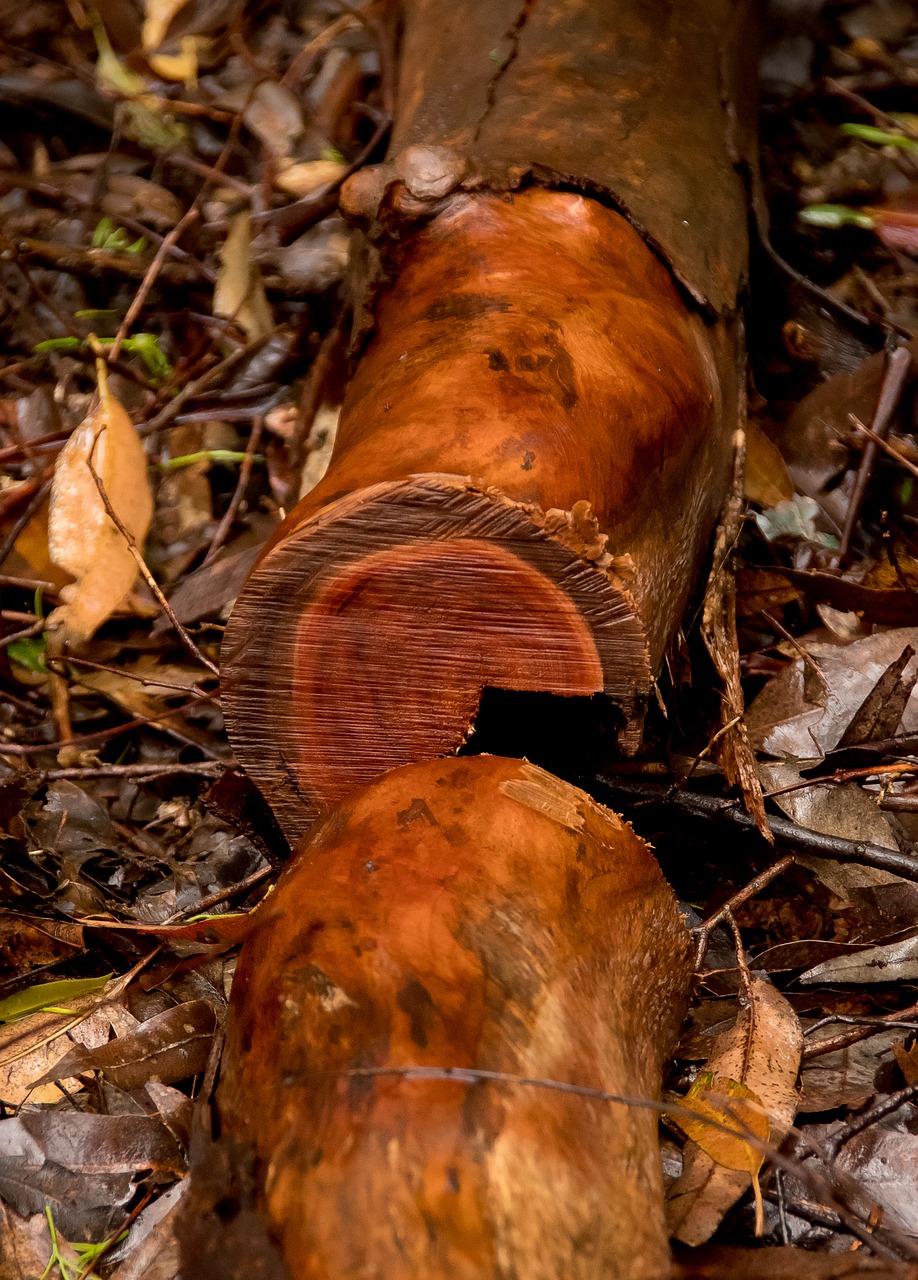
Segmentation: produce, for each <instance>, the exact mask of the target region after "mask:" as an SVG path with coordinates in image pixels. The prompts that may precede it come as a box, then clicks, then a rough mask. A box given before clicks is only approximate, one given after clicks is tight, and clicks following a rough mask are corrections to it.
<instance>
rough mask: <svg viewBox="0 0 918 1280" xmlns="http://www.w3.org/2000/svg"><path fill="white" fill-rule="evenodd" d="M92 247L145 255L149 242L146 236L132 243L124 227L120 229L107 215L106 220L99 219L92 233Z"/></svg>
mask: <svg viewBox="0 0 918 1280" xmlns="http://www.w3.org/2000/svg"><path fill="white" fill-rule="evenodd" d="M92 247H93V248H94V249H108V250H111V251H112V252H113V253H143V251H144V249H145V248H146V247H147V241H146V238H145V237H144V236H140V237H138V239H136V240H133V241H132V240H131V237H130V236H129V235H128V233H127V232H126V231H125V229H124V227H119V226H118V224H117V223H116V222H115V221H114V219H112V218H110V217H108V215H107V214H106V216H105V217H104V218H100V219H99V222H98V223H97V224H96V229H95V231H94V232H93V233H92Z"/></svg>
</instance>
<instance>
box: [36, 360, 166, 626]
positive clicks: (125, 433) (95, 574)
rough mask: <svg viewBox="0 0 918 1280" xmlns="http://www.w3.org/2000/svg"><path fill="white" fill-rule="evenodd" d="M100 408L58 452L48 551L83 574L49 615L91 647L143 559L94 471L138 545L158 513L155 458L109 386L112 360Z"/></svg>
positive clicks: (102, 379)
mask: <svg viewBox="0 0 918 1280" xmlns="http://www.w3.org/2000/svg"><path fill="white" fill-rule="evenodd" d="M96 371H97V375H98V379H99V405H98V408H96V409H95V410H94V412H92V413H90V415H89V416H88V417H87V418H86V419H85V421H83V422H82V423H81V424H80V425H79V426H78V427H77V429H76V430H75V431H74V433H73V435H72V436H71V437H70V439H69V440H68V441H67V443H66V445H65V446H64V448H63V449H62V450H61V452H60V454H59V455H58V459H57V464H56V466H55V468H54V479H53V482H52V485H51V505H50V510H49V514H48V549H49V552H50V555H51V559H52V561H53V562H54V564H56V565H57V566H58V567H59V568H61V569H64V570H66V572H67V573H69V574H72V575H73V577H74V578H76V582H75V583H73V584H71V585H69V586H66V587H64V588H63V589H62V591H61V598H62V600H63V601H64V603H63V604H62V605H60V607H59V608H57V609H55V610H54V612H53V613H52V614H51V616H50V618H49V619H48V625H49V628H51V629H52V630H54V629H60V630H61V631H62V633H63V638H64V639H65V640H66V641H67V642H69V643H70V644H76V645H79V644H83V643H85V642H86V641H87V640H89V639H90V638H91V637H92V636H93V635H94V633H95V632H96V630H97V629H98V628H99V627H100V626H101V625H102V623H103V622H105V620H106V619H107V618H109V617H110V616H111V615H112V613H114V611H115V610H116V609H117V608H118V607H119V606H120V605H122V604H123V603H124V601H125V600H126V599H127V596H128V595H129V594H130V591H131V588H132V587H133V585H134V583H135V581H136V579H137V572H138V570H137V564H136V561H135V560H134V557H133V556H132V554H131V551H130V549H129V547H128V544H127V541H126V539H125V537H124V535H123V534H122V533H121V532H120V531H119V529H118V528H117V526H116V525H115V523H114V522H113V521H112V519H111V518H110V517H109V515H108V512H107V511H106V509H105V504H104V503H103V501H102V497H101V496H100V494H99V490H98V487H97V485H96V482H95V479H94V478H93V471H95V473H96V475H98V477H99V479H100V481H101V484H102V487H103V489H104V490H105V494H106V496H107V497H108V500H109V502H110V503H111V505H112V510H113V511H114V512H115V513H116V515H117V516H118V519H119V520H120V521H121V522H122V524H123V525H124V527H125V529H126V530H127V531H128V533H129V534H130V536H131V537H132V538H133V539H134V542H135V543H136V544H137V545H138V546H139V545H141V544H142V543H143V540H144V538H145V537H146V534H147V530H148V529H149V527H150V520H151V518H152V515H153V496H152V493H151V490H150V481H149V477H148V474H147V458H146V454H145V453H144V450H143V444H142V442H141V439H140V436H139V435H138V434H137V430H136V428H135V426H134V424H133V423H132V422H131V420H130V418H129V417H128V415H127V412H126V411H125V409H124V407H123V406H122V405H121V404H119V402H118V401H117V400H116V399H115V398H114V396H112V395H111V394H110V392H109V389H108V379H107V377H106V365H105V361H104V360H97V361H96Z"/></svg>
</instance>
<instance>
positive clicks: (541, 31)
mask: <svg viewBox="0 0 918 1280" xmlns="http://www.w3.org/2000/svg"><path fill="white" fill-rule="evenodd" d="M756 7H757V6H756V5H755V4H750V3H748V0H668V2H667V4H666V5H651V4H647V3H646V0H616V2H615V3H614V4H610V3H598V2H597V0H539V3H537V4H532V3H528V2H526V0H469V3H464V4H461V5H457V4H456V3H455V0H399V2H398V3H396V0H392V3H391V4H390V5H389V8H391V9H392V10H393V11H394V16H396V17H397V19H398V27H399V31H400V33H401V50H400V56H399V71H398V84H397V92H396V110H395V122H394V130H393V146H392V158H391V159H390V160H389V161H388V162H387V163H385V164H383V165H381V166H378V167H376V168H374V169H370V170H365V171H363V172H361V173H358V174H356V175H354V177H353V178H352V179H351V181H350V183H349V184H348V186H347V187H346V188H345V189H344V191H343V194H342V203H343V208H344V210H345V212H346V213H348V214H349V215H350V216H351V217H352V218H353V219H354V220H355V221H356V222H357V223H358V224H359V225H360V226H361V227H362V228H363V229H364V231H365V235H364V237H363V240H362V245H363V249H362V252H361V253H360V254H359V255H358V269H357V270H356V272H355V276H357V277H359V278H360V280H362V282H363V283H362V286H361V287H360V288H359V289H358V293H360V295H361V296H360V297H359V298H358V303H359V306H358V311H359V313H360V315H361V316H362V317H363V327H364V328H367V327H368V328H369V329H374V330H375V335H374V337H373V340H372V342H371V343H370V345H369V347H368V349H367V350H366V353H365V355H364V357H363V359H362V362H361V363H360V366H359V368H358V371H357V374H356V377H355V379H354V382H353V385H352V386H351V388H350V390H349V392H348V395H347V398H346V402H345V405H344V410H343V416H342V421H341V427H340V435H339V440H338V443H337V446H336V449H335V452H334V456H333V459H332V464H331V467H330V470H329V472H328V474H327V476H326V477H325V479H324V480H323V481H322V483H321V484H320V485H319V486H318V488H317V489H315V490H314V491H313V492H312V493H311V494H309V495H308V496H307V497H306V498H305V499H304V500H303V501H302V502H301V504H300V505H299V506H298V507H297V508H296V510H294V511H293V512H292V513H291V515H290V517H289V518H288V519H287V520H286V521H285V522H284V524H283V525H282V526H281V528H280V530H279V532H278V534H277V536H276V537H275V539H274V540H273V542H272V543H271V544H270V546H269V547H268V549H267V551H266V552H265V554H264V555H263V557H262V559H261V562H260V564H259V565H258V566H257V568H256V570H255V572H254V574H253V575H252V577H251V579H250V581H249V584H248V586H247V587H246V589H245V590H244V592H243V594H242V596H241V598H240V600H239V602H238V604H237V607H236V610H235V612H234V614H233V616H232V619H231V621H230V625H229V627H228V630H227V635H226V644H225V648H224V673H225V691H224V698H223V706H224V709H225V712H226V717H227V726H228V729H229V733H230V736H231V739H232V741H233V745H234V747H235V749H236V751H237V754H238V756H239V758H240V760H241V762H242V763H243V765H244V766H245V768H246V770H247V771H248V772H249V773H250V774H251V776H252V777H253V778H254V779H255V780H256V782H258V784H259V785H260V786H261V787H262V789H263V790H264V791H265V793H266V794H267V795H268V797H269V798H270V800H271V802H272V804H273V805H274V806H275V808H276V809H277V812H278V815H279V818H280V821H281V823H282V825H283V826H284V828H285V830H286V832H287V834H288V836H289V837H290V838H291V839H297V838H298V837H299V834H300V832H301V831H302V830H303V827H304V824H305V823H306V822H308V821H310V820H311V819H312V818H314V817H315V815H316V814H317V813H318V812H320V811H321V810H322V808H323V807H324V806H325V805H327V804H330V803H334V802H335V801H336V800H338V799H340V798H341V797H342V796H344V795H346V794H347V793H348V791H349V790H350V788H352V787H353V786H356V785H358V784H360V783H362V782H364V781H367V780H368V779H369V778H371V777H373V776H374V775H375V774H377V773H378V772H379V771H380V770H383V769H386V768H390V767H392V766H393V765H397V764H401V763H407V762H409V761H411V760H415V759H418V758H424V757H430V756H436V755H438V754H445V753H449V752H453V751H455V750H456V749H457V748H458V747H460V746H461V745H462V743H463V742H464V741H465V739H466V738H467V736H468V734H469V732H470V727H471V725H472V722H473V720H474V717H475V714H476V711H477V708H478V704H479V699H480V697H481V693H482V690H483V689H484V688H485V687H487V686H497V687H500V688H503V689H511V690H539V691H544V692H548V693H554V694H562V695H568V696H570V695H591V694H596V693H602V694H604V695H606V697H607V698H609V699H611V700H613V701H614V702H617V703H618V704H619V705H620V706H621V707H622V709H623V710H624V713H625V718H626V722H627V724H628V726H629V727H628V729H627V731H626V733H625V735H624V736H625V745H626V746H630V745H632V744H633V743H634V742H635V741H636V738H637V733H638V724H639V712H640V708H641V705H642V703H643V700H644V699H645V698H646V696H647V694H648V692H649V690H650V688H651V685H652V679H653V675H654V673H655V671H656V669H657V667H658V665H659V662H660V660H661V656H662V654H663V651H664V649H665V646H666V644H667V643H668V641H669V639H670V638H671V636H672V634H673V631H674V629H675V627H676V626H677V624H678V621H679V618H680V615H681V613H682V610H683V609H684V607H685V604H686V600H687V597H688V594H689V592H690V590H691V588H692V585H693V581H694V578H695V576H696V574H697V571H698V568H699V564H700V559H701V556H702V554H703V549H704V546H705V544H706V540H707V538H708V535H709V533H710V529H711V526H712V523H713V521H714V518H715V515H716V512H717V510H718V508H719V505H720V503H721V499H722V496H723V492H724V488H725V485H726V480H727V455H728V452H729V447H730V440H731V436H732V429H733V427H734V425H735V422H736V416H737V403H738V398H739V387H740V384H741V382H742V373H741V365H740V354H739V353H740V348H741V341H740V338H741V323H740V319H739V300H740V297H741V293H742V288H743V280H744V273H745V264H746V257H747V236H746V220H747V193H746V179H748V178H749V177H750V175H751V174H752V172H753V171H754V162H753V160H752V159H751V154H752V147H751V145H750V137H751V134H752V129H753V128H754V111H753V110H752V109H751V108H752V101H751V88H752V86H753V85H754V75H753V74H752V72H751V64H752V62H753V60H754V54H755V41H754V39H753V38H752V25H753V24H752V17H753V11H754V10H755V9H756ZM615 210H620V211H622V212H615ZM636 228H637V229H636ZM677 282H678V283H677Z"/></svg>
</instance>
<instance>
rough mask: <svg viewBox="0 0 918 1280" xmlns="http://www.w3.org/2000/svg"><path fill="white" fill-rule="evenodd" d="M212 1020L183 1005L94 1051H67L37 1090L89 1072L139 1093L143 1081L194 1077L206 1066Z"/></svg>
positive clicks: (202, 1008) (210, 1013) (199, 1006)
mask: <svg viewBox="0 0 918 1280" xmlns="http://www.w3.org/2000/svg"><path fill="white" fill-rule="evenodd" d="M216 1026H217V1015H216V1013H215V1011H214V1008H213V1005H210V1004H208V1003H207V1002H206V1001H205V1000H193V1001H188V1002H187V1003H186V1004H180V1005H176V1006H175V1007H174V1008H172V1009H167V1010H166V1011H165V1012H164V1013H161V1014H158V1015H157V1016H156V1017H153V1018H150V1019H148V1021H146V1022H143V1023H141V1025H140V1027H139V1028H138V1029H137V1031H136V1032H134V1033H133V1034H132V1035H128V1036H124V1037H123V1038H121V1039H118V1040H111V1041H109V1043H108V1044H104V1045H101V1046H100V1047H99V1048H97V1049H84V1048H80V1047H77V1048H75V1049H72V1050H71V1051H70V1052H69V1053H68V1054H67V1055H66V1056H65V1057H64V1058H62V1059H61V1061H60V1062H58V1063H57V1064H56V1065H55V1067H54V1068H53V1071H52V1072H49V1073H48V1075H47V1076H44V1077H43V1078H42V1079H41V1080H39V1081H38V1082H37V1083H38V1084H46V1083H48V1081H49V1080H55V1079H61V1078H63V1077H67V1076H79V1075H83V1074H84V1073H86V1072H88V1071H99V1072H101V1073H102V1074H103V1075H104V1076H105V1078H106V1080H109V1081H110V1082H111V1083H112V1084H114V1085H117V1087H118V1088H119V1089H125V1090H131V1089H141V1088H143V1086H144V1084H146V1083H147V1081H150V1080H153V1081H158V1082H159V1083H160V1084H172V1083H174V1082H175V1081H177V1080H188V1079H190V1077H191V1076H195V1075H198V1074H199V1073H200V1072H201V1071H203V1070H204V1068H205V1066H206V1065H207V1058H208V1055H209V1053H210V1047H211V1043H212V1041H213V1035H214V1031H215V1029H216Z"/></svg>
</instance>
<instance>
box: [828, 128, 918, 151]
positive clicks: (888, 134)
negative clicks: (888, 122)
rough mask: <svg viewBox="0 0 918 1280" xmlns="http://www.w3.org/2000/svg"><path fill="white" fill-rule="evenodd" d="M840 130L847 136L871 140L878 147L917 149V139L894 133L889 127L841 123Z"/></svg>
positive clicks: (905, 149)
mask: <svg viewBox="0 0 918 1280" xmlns="http://www.w3.org/2000/svg"><path fill="white" fill-rule="evenodd" d="M841 131H842V133H844V134H845V135H846V136H847V137H849V138H859V139H860V140H861V142H873V143H875V144H876V145H877V146H880V147H900V148H901V149H902V150H903V151H918V141H916V140H915V139H914V138H909V137H907V136H906V135H905V134H904V133H894V132H893V131H892V130H891V129H878V128H877V127H876V125H872V124H843V125H842V126H841Z"/></svg>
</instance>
